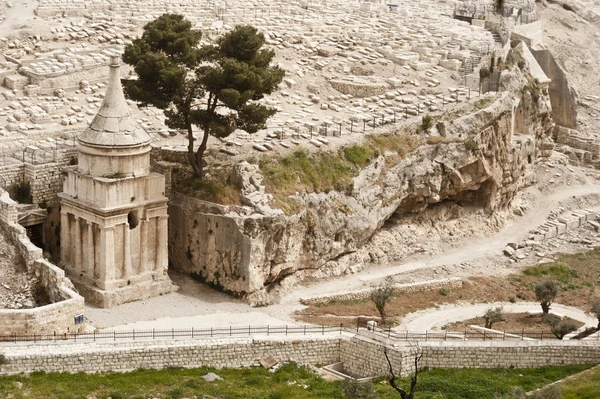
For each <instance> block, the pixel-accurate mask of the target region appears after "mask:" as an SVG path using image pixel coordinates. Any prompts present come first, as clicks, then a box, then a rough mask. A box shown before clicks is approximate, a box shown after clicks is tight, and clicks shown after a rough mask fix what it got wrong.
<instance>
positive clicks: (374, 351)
mask: <svg viewBox="0 0 600 399" xmlns="http://www.w3.org/2000/svg"><path fill="white" fill-rule="evenodd" d="M366 334H367V335H368V333H366ZM384 347H385V346H384V345H383V344H382V343H379V342H376V341H372V340H370V339H368V337H360V336H356V337H354V338H352V339H348V340H342V341H341V342H340V361H341V362H342V364H343V366H344V371H345V372H346V373H347V374H348V375H352V376H357V377H361V378H367V377H380V376H384V375H386V374H387V373H388V370H389V366H388V363H387V360H386V358H385V355H384V352H383V349H384ZM388 357H389V358H390V362H391V363H392V368H393V369H394V373H395V374H396V375H402V376H406V375H409V374H410V373H412V372H413V371H414V367H412V368H411V367H410V366H411V364H412V363H411V362H410V359H409V358H410V348H409V347H405V346H403V347H400V348H389V347H388Z"/></svg>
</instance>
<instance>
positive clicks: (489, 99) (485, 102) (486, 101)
mask: <svg viewBox="0 0 600 399" xmlns="http://www.w3.org/2000/svg"><path fill="white" fill-rule="evenodd" d="M494 101H496V98H495V97H494V96H486V97H484V98H482V99H480V100H477V101H475V104H474V105H475V109H484V108H487V107H488V106H489V105H491V104H493V103H494Z"/></svg>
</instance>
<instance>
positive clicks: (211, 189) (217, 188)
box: [188, 177, 241, 205]
mask: <svg viewBox="0 0 600 399" xmlns="http://www.w3.org/2000/svg"><path fill="white" fill-rule="evenodd" d="M188 184H189V187H190V188H191V190H192V192H193V193H194V196H195V197H196V198H200V199H202V200H205V201H210V202H216V203H217V204H222V205H240V203H241V202H240V194H239V191H240V189H239V187H236V186H235V185H233V184H231V183H229V182H227V181H225V182H217V181H213V180H206V179H202V178H198V177H192V178H190V179H189V180H188Z"/></svg>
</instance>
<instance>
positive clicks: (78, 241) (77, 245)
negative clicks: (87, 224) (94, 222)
mask: <svg viewBox="0 0 600 399" xmlns="http://www.w3.org/2000/svg"><path fill="white" fill-rule="evenodd" d="M74 241H75V263H74V265H73V266H75V267H74V269H75V272H76V273H77V277H79V275H80V274H81V272H82V271H83V264H82V262H81V222H80V220H79V217H78V216H75V240H74Z"/></svg>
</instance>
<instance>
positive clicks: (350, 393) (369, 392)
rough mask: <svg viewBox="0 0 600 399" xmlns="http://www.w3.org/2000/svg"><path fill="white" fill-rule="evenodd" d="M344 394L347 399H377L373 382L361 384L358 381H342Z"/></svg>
mask: <svg viewBox="0 0 600 399" xmlns="http://www.w3.org/2000/svg"><path fill="white" fill-rule="evenodd" d="M341 385H342V393H343V394H344V398H345V399H377V398H378V396H377V392H376V391H375V388H374V387H373V383H371V381H365V382H359V381H356V380H344V381H342V384H341Z"/></svg>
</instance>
